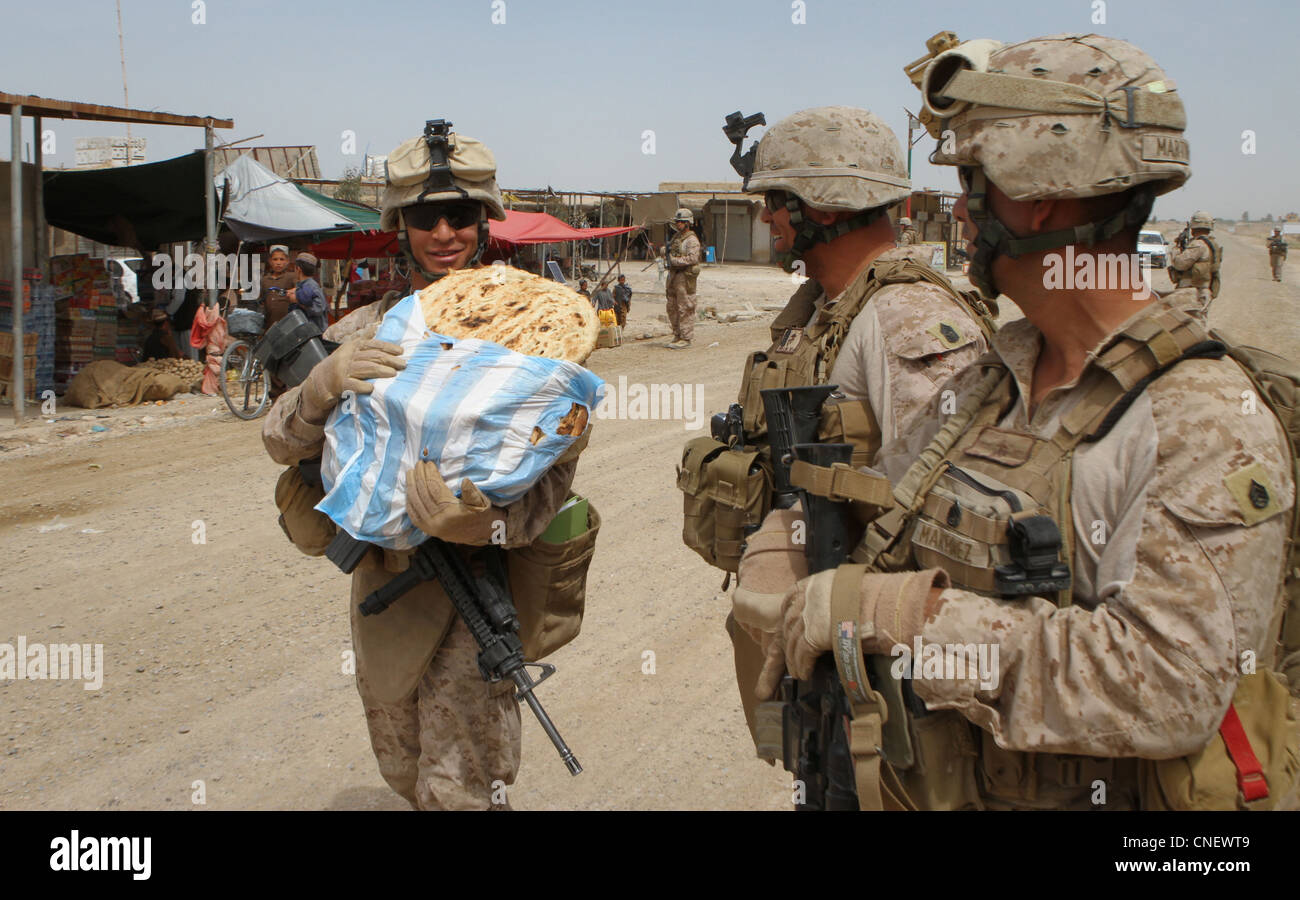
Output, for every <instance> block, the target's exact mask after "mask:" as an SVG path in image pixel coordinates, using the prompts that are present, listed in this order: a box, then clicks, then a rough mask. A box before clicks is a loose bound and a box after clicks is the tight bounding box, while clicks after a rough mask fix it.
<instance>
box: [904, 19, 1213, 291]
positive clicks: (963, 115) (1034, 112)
mask: <svg viewBox="0 0 1300 900" xmlns="http://www.w3.org/2000/svg"><path fill="white" fill-rule="evenodd" d="M938 37H939V35H936V38H938ZM931 40H932V42H933V41H934V40H935V39H931ZM931 49H932V52H933V50H934V49H935V46H933V45H932V47H931ZM923 61H924V58H923V60H919V61H918V63H920V62H923ZM905 71H907V73H908V75H909V77H910V78H911V79H912V81H913V82H914V83H915V84H916V85H917V87H919V88H920V89H921V91H922V94H923V98H924V106H923V112H922V115H921V117H920V118H921V120H922V121H923V122H925V123H926V127H927V128H928V129H929V131H930V134H931V135H932V136H933V137H936V138H938V139H939V145H938V148H937V149H936V150H935V152H934V153H933V154H932V155H931V157H930V161H931V162H933V163H935V164H936V165H949V166H958V167H960V172H961V175H962V178H963V182H964V184H963V186H964V187H965V188H966V191H967V208H968V212H969V215H970V218H971V221H972V222H973V223H974V224H975V226H976V227H977V228H978V229H979V234H978V236H977V238H976V252H975V257H974V258H973V259H972V260H971V266H970V277H971V282H972V283H973V284H975V285H976V286H977V287H978V288H979V289H980V290H981V292H983V293H984V294H985V296H988V297H994V296H996V295H997V288H996V286H995V285H994V284H993V274H992V266H993V260H994V259H995V258H996V257H997V255H998V254H999V253H1004V254H1006V255H1007V256H1010V257H1011V258H1013V259H1014V258H1016V257H1018V256H1020V255H1022V254H1024V253H1031V252H1037V251H1042V250H1051V249H1054V248H1057V247H1063V246H1065V245H1067V244H1076V243H1078V244H1084V245H1092V244H1095V243H1097V242H1099V241H1104V240H1107V239H1109V238H1111V237H1114V236H1115V235H1116V234H1119V233H1121V232H1122V231H1124V230H1125V229H1128V228H1132V227H1133V226H1135V225H1136V226H1141V225H1142V224H1143V223H1144V222H1145V221H1146V219H1147V217H1148V216H1149V214H1150V211H1151V207H1152V204H1153V203H1154V200H1155V197H1156V196H1157V195H1159V194H1164V193H1167V192H1168V191H1172V190H1174V189H1176V188H1178V187H1181V186H1182V185H1183V183H1184V182H1186V181H1187V179H1188V178H1189V177H1191V167H1190V165H1189V154H1188V145H1187V140H1186V138H1184V136H1183V132H1184V130H1185V128H1186V126H1187V117H1186V114H1185V113H1184V110H1183V103H1182V100H1181V99H1180V98H1179V96H1178V93H1177V90H1176V87H1175V85H1174V83H1173V82H1172V81H1170V80H1168V79H1167V78H1166V77H1165V74H1164V72H1163V71H1162V70H1161V69H1160V67H1159V66H1157V65H1156V64H1155V61H1154V60H1152V59H1151V57H1150V56H1148V55H1147V54H1146V53H1144V52H1142V51H1141V50H1139V49H1138V48H1137V47H1135V46H1133V45H1132V44H1130V43H1127V42H1125V41H1121V40H1117V39H1115V38H1110V37H1105V36H1103V35H1096V34H1089V35H1081V34H1060V35H1051V36H1048V37H1041V38H1034V39H1032V40H1028V41H1022V42H1020V43H1017V44H1008V45H1002V44H999V43H997V42H995V41H987V40H981V41H968V42H966V43H963V44H955V45H951V44H950V45H949V46H948V49H945V50H943V51H942V52H939V53H938V54H937V55H935V56H934V57H933V58H932V59H930V60H929V62H928V63H926V64H925V65H924V66H923V67H922V66H919V65H918V64H917V63H914V64H912V65H911V66H908V67H906V69H905ZM988 182H992V183H993V184H996V185H997V186H998V188H999V189H1001V190H1002V192H1003V193H1005V194H1006V195H1007V196H1008V197H1010V198H1011V199H1012V200H1043V199H1053V198H1084V197H1099V196H1103V195H1106V194H1114V193H1120V192H1123V191H1129V190H1132V189H1136V190H1132V196H1131V197H1130V198H1129V202H1128V204H1127V205H1126V206H1125V208H1124V209H1122V210H1120V211H1118V212H1116V213H1114V214H1112V215H1109V216H1107V217H1105V218H1104V219H1101V220H1099V221H1093V222H1089V223H1086V224H1083V225H1079V226H1077V227H1074V228H1067V229H1062V230H1059V231H1053V232H1049V233H1045V234H1038V235H1033V236H1032V237H1028V238H1018V237H1016V236H1015V235H1013V234H1012V233H1011V232H1010V231H1009V230H1008V229H1007V228H1006V227H1005V226H1004V225H1003V224H1002V223H1001V222H999V221H998V220H997V218H996V217H995V216H994V215H993V213H992V211H991V210H990V209H989V207H988V202H987V184H988Z"/></svg>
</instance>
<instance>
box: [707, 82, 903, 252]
mask: <svg viewBox="0 0 1300 900" xmlns="http://www.w3.org/2000/svg"><path fill="white" fill-rule="evenodd" d="M735 115H738V114H733V116H735ZM731 120H732V117H728V121H729V122H730V121H731ZM746 121H748V120H746ZM724 130H725V129H724ZM728 137H731V133H728ZM737 149H739V147H738V148H737ZM751 152H752V153H753V155H752V156H747V157H740V159H741V161H742V162H743V163H744V164H745V165H744V166H743V168H745V169H748V172H746V171H742V167H741V166H739V165H737V171H740V172H741V174H742V175H744V176H746V177H745V185H744V189H745V191H747V192H748V193H751V194H762V193H766V192H767V191H785V193H786V202H785V205H786V208H787V209H788V210H790V224H791V225H793V226H794V227H795V229H796V234H795V239H794V243H793V246H791V248H790V250H789V251H787V252H786V254H785V258H784V259H783V260H782V264H783V266H784V268H785V270H786V271H787V272H789V271H792V270H793V269H794V262H795V260H797V259H798V258H799V257H800V256H802V255H803V254H804V253H806V252H807V251H808V249H809V248H810V247H812V246H813V245H814V244H816V243H819V242H827V243H828V242H830V241H833V240H835V238H837V237H839V236H841V235H843V234H847V233H848V232H850V231H854V230H856V229H858V228H863V227H865V226H867V225H870V224H871V223H872V222H874V221H875V220H876V219H878V218H880V217H881V216H883V215H884V214H885V212H886V210H887V209H888V208H889V207H890V206H893V205H894V204H895V203H897V202H899V201H900V200H903V199H905V198H906V197H907V196H908V194H910V193H911V189H912V183H911V181H910V179H909V178H908V177H907V163H906V162H905V161H904V158H903V151H902V148H901V147H900V146H899V143H898V138H897V137H895V135H894V132H893V131H891V130H890V128H889V126H888V125H886V124H885V123H884V121H883V120H881V119H880V118H879V117H878V116H876V115H874V114H872V113H870V112H868V111H867V110H865V109H857V108H855V107H852V106H819V107H814V108H812V109H805V110H801V111H800V112H797V113H795V114H793V115H791V116H787V117H786V118H784V119H782V120H781V121H780V122H777V123H776V124H775V125H773V126H772V127H771V128H769V129H768V130H767V133H766V134H764V135H763V138H762V140H760V141H759V142H758V144H757V145H756V146H755V147H754V148H753V150H752V151H751ZM735 161H736V157H733V165H735ZM801 200H802V201H803V202H804V203H806V204H807V205H808V206H810V207H812V208H813V209H819V210H823V211H826V212H854V213H858V215H855V216H853V217H852V218H849V219H846V220H845V221H843V222H838V223H836V224H834V225H819V224H817V223H816V222H813V221H811V220H809V219H806V218H805V217H804V215H803V211H802V209H801V208H800V203H799V201H801Z"/></svg>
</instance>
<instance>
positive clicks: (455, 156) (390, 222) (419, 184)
mask: <svg viewBox="0 0 1300 900" xmlns="http://www.w3.org/2000/svg"><path fill="white" fill-rule="evenodd" d="M447 164H448V166H449V168H450V170H451V183H452V185H453V186H452V187H451V188H448V189H445V190H439V191H434V192H431V193H426V192H425V191H426V187H425V185H426V182H427V181H428V179H429V174H430V167H431V157H430V155H429V142H428V140H427V139H426V138H425V137H423V136H421V137H414V138H411V139H410V140H409V141H405V142H403V143H402V144H401V145H400V146H399V147H398V148H397V149H396V150H394V151H393V152H392V153H390V154H388V163H387V167H386V168H387V176H386V178H385V189H384V199H383V203H382V205H381V211H380V214H379V227H380V230H382V231H397V230H398V229H399V228H400V227H401V222H400V221H399V218H398V214H397V211H398V210H399V209H401V208H402V207H404V206H411V205H413V204H415V203H423V202H428V201H430V200H461V199H470V200H479V201H482V203H483V204H484V206H485V207H486V208H487V212H488V216H489V217H490V218H493V219H497V220H504V219H505V217H506V209H505V204H504V203H502V202H501V191H500V190H499V189H498V188H497V180H496V174H497V162H496V158H495V157H494V156H493V155H492V151H491V150H489V149H488V148H487V147H485V146H483V144H482V143H481V142H479V141H476V140H475V139H474V138H472V137H468V136H467V135H463V134H456V133H454V132H451V133H448V134H447ZM422 194H423V195H424V196H423V197H422V196H421V195H422Z"/></svg>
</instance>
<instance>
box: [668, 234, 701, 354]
mask: <svg viewBox="0 0 1300 900" xmlns="http://www.w3.org/2000/svg"><path fill="white" fill-rule="evenodd" d="M702 259H703V255H702V251H701V250H700V239H699V238H698V237H696V236H695V232H694V231H692V230H691V229H689V228H687V229H685V230H683V231H682V232H681V233H680V234H676V235H674V236H673V239H672V240H671V241H669V242H668V268H669V270H670V272H669V275H668V324H669V325H670V326H672V329H673V337H674V338H676V339H677V340H680V341H689V340H692V339H693V338H694V337H695V282H696V279H698V278H699V276H700V262H701V260H702Z"/></svg>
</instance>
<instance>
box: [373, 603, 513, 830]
mask: <svg viewBox="0 0 1300 900" xmlns="http://www.w3.org/2000/svg"><path fill="white" fill-rule="evenodd" d="M477 660H478V644H477V643H475V641H474V637H473V635H471V634H470V632H469V629H468V628H466V627H465V623H464V622H462V621H461V620H460V617H459V616H457V617H456V618H455V619H454V621H453V622H452V626H451V630H450V631H449V632H448V633H447V637H446V639H445V640H444V641H443V643H442V646H441V647H439V648H438V652H437V653H435V654H434V657H433V660H432V661H431V662H430V663H429V667H428V668H427V669H426V670H425V672H424V675H423V676H421V678H420V683H419V685H418V686H417V687H416V689H415V692H414V693H413V694H412V695H411V696H410V697H408V698H407V699H406V700H403V701H401V702H398V703H379V702H377V701H375V700H374V699H373V698H371V697H369V696H368V695H367V691H366V681H365V677H364V675H363V673H362V672H361V671H360V670H358V673H357V690H358V691H359V692H360V694H361V702H362V704H363V705H364V707H365V710H366V727H367V728H368V729H369V730H370V745H371V747H372V748H374V751H375V759H376V760H378V762H379V773H380V774H381V775H383V777H384V780H385V781H387V782H388V785H389V787H391V788H392V789H393V790H395V791H396V792H397V793H399V794H401V795H402V796H403V797H405V798H406V800H407V802H409V803H410V804H411V806H412V807H413V808H415V809H508V808H509V804H508V802H506V794H505V785H509V784H514V782H515V776H516V775H517V774H518V773H519V746H520V729H519V704H518V702H516V701H515V699H514V696H513V694H512V691H513V689H514V684H513V683H512V682H509V681H502V682H499V683H497V684H493V685H490V684H488V683H487V682H485V681H484V680H483V678H482V677H481V676H480V675H479V672H478V663H477Z"/></svg>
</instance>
